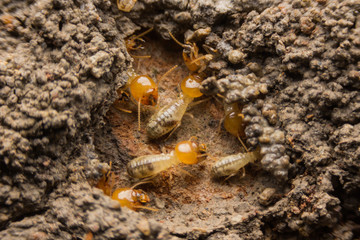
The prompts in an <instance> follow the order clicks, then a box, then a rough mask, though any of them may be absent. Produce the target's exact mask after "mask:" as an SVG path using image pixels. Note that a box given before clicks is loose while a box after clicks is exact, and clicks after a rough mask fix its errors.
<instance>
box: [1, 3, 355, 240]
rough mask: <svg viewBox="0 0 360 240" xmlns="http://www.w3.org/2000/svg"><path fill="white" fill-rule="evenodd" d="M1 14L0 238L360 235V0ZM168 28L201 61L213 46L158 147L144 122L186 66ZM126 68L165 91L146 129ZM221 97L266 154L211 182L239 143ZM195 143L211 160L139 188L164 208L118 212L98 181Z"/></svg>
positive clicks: (122, 176) (126, 182)
mask: <svg viewBox="0 0 360 240" xmlns="http://www.w3.org/2000/svg"><path fill="white" fill-rule="evenodd" d="M0 9H1V10H0V14H1V15H0V28H1V31H0V38H1V44H0V48H1V51H0V86H1V88H0V113H1V114H0V133H1V134H0V156H1V157H0V206H1V207H0V239H358V238H359V236H360V201H359V196H360V138H359V136H360V93H359V89H360V84H359V83H360V17H359V16H360V14H359V11H360V3H359V1H356V0H349V1H336V0H334V1H326V0H325V1H324V0H317V1H300V0H293V1H276V0H272V1H263V0H258V1H246V0H244V1H232V0H210V1H209V0H199V1H192V0H189V1H179V0H166V1H154V0H138V1H137V2H136V4H135V5H134V8H133V9H132V10H131V11H130V12H129V13H125V12H121V11H119V10H118V9H117V5H116V1H108V0H93V1H87V0H73V1H62V0H39V1H32V0H29V1H2V2H0ZM151 27H153V28H154V30H153V31H152V32H151V33H149V34H147V35H145V36H144V37H143V40H144V41H143V42H141V44H142V45H143V49H139V50H131V51H127V49H126V46H125V41H124V40H125V39H126V38H128V37H130V36H132V35H133V34H139V33H141V32H143V31H145V30H147V29H149V28H151ZM208 30H210V31H208ZM169 31H170V32H172V33H173V34H174V35H175V36H176V37H177V39H178V40H179V41H181V42H185V41H186V40H184V39H187V40H188V41H191V42H195V43H196V44H197V46H199V51H200V53H201V54H206V49H209V47H210V48H211V49H213V50H212V52H211V54H212V55H213V59H212V60H211V61H210V62H209V63H208V64H207V65H206V69H205V71H204V75H205V76H206V77H205V80H204V81H203V83H202V85H203V86H202V91H203V92H204V93H205V96H202V97H200V98H198V99H195V102H196V101H199V103H198V104H193V106H190V107H189V109H188V111H187V114H185V116H184V117H183V120H182V122H181V126H180V127H179V128H178V129H176V131H175V132H174V133H173V134H172V135H171V136H170V137H168V138H166V137H163V138H160V139H157V140H150V139H148V138H147V137H146V133H145V126H146V123H147V120H148V119H149V117H150V116H151V114H153V113H154V111H156V110H157V108H158V107H159V106H163V105H165V104H167V103H169V102H170V101H171V100H172V99H176V98H177V97H178V96H179V94H180V90H179V86H178V85H179V82H180V81H181V79H183V78H184V77H185V76H187V75H188V74H189V71H188V69H187V68H186V66H185V64H184V61H183V59H182V50H183V49H182V47H180V46H179V45H177V44H176V43H175V42H174V41H173V40H172V39H171V38H170V36H169ZM206 46H208V47H206ZM135 55H138V56H140V55H143V56H145V55H149V56H151V58H138V57H135ZM132 56H133V57H132ZM174 65H178V67H177V68H176V69H175V70H174V71H172V72H171V73H170V74H169V75H167V76H166V77H164V78H163V79H161V76H162V75H163V74H164V73H165V72H167V70H169V69H170V68H171V67H173V66H174ZM131 68H133V69H134V70H135V72H136V73H137V74H149V75H150V76H151V77H153V78H154V79H155V80H156V82H157V84H158V86H159V95H160V98H159V106H157V107H146V106H145V107H144V106H142V111H141V129H140V130H138V121H137V120H138V116H137V106H136V105H135V104H134V103H133V102H132V101H131V100H129V101H120V100H119V96H118V94H117V91H116V90H117V89H119V88H120V87H123V86H125V83H126V81H127V80H128V73H129V69H131ZM217 94H221V95H222V96H223V97H224V99H222V98H220V97H219V96H218V95H217ZM223 101H225V102H228V103H230V102H238V103H239V104H241V105H242V106H243V107H244V111H243V114H244V120H245V121H246V123H247V126H246V128H245V133H246V135H247V138H246V139H245V141H246V144H247V146H248V147H249V148H250V151H252V150H253V149H254V148H256V147H257V146H259V147H260V148H261V151H262V158H261V159H259V161H257V162H255V163H251V164H249V165H247V166H246V167H245V173H246V174H245V176H243V177H242V176H241V174H240V173H239V174H237V175H236V176H234V177H232V178H230V179H228V180H225V179H214V178H212V177H211V176H210V170H211V166H212V165H213V163H214V162H215V161H217V160H218V159H220V158H221V157H223V156H227V155H230V154H236V153H240V152H245V150H244V148H243V146H242V144H241V143H240V142H239V141H238V139H237V138H236V137H234V136H232V135H231V134H229V133H227V132H226V130H225V129H224V128H223V127H222V124H221V122H222V119H223V116H224V110H223ZM119 108H125V109H128V110H131V111H132V112H131V113H127V112H124V111H121V110H119ZM192 136H196V137H197V138H198V139H199V141H200V142H202V143H205V144H206V146H207V149H208V156H207V159H206V160H204V161H202V162H200V163H199V164H196V165H191V166H184V165H181V164H180V165H178V166H174V167H172V168H170V169H169V170H167V171H164V172H162V173H160V174H159V175H158V176H156V177H155V178H154V179H153V180H152V182H151V183H147V184H143V185H140V186H138V187H137V188H141V189H143V190H144V191H146V193H147V194H148V195H149V197H150V199H151V201H150V203H149V204H148V205H147V206H149V207H152V208H156V209H158V211H150V210H141V211H138V212H135V211H132V210H129V209H127V208H121V207H120V205H119V203H118V202H116V201H113V200H111V199H110V198H109V197H108V196H106V195H104V194H103V192H102V191H101V190H100V189H97V188H95V187H94V186H95V184H96V182H97V181H98V180H99V179H100V177H101V176H102V175H103V174H104V173H105V172H106V171H108V170H109V169H110V167H109V165H110V163H111V170H112V171H114V172H115V173H116V175H117V177H116V187H131V186H133V184H135V183H136V181H135V180H134V179H131V177H130V176H128V174H127V173H126V164H127V163H128V162H129V161H130V160H131V159H133V158H135V157H138V156H142V155H148V154H158V153H169V152H170V151H172V150H173V149H174V147H175V145H176V143H177V142H179V141H183V140H187V139H189V138H190V137H192ZM184 170H185V171H184Z"/></svg>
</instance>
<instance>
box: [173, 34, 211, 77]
mask: <svg viewBox="0 0 360 240" xmlns="http://www.w3.org/2000/svg"><path fill="white" fill-rule="evenodd" d="M169 35H170V36H171V38H172V39H173V40H174V41H175V42H176V43H177V44H179V45H180V46H181V47H182V48H184V50H183V53H182V54H183V59H184V62H185V65H186V67H187V68H188V69H189V71H190V72H197V73H201V72H203V71H204V70H205V69H206V66H207V64H208V63H209V62H210V61H211V60H212V59H213V58H214V56H213V54H210V53H209V54H205V55H203V54H200V53H199V48H198V47H197V46H196V43H191V42H186V43H185V44H184V43H181V42H180V41H179V40H177V39H176V38H175V37H174V35H172V33H171V32H169ZM214 51H215V50H214Z"/></svg>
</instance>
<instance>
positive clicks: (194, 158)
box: [175, 137, 206, 164]
mask: <svg viewBox="0 0 360 240" xmlns="http://www.w3.org/2000/svg"><path fill="white" fill-rule="evenodd" d="M205 153H206V146H205V144H199V143H198V141H197V138H196V137H191V138H190V139H189V140H187V141H182V142H179V143H178V144H177V145H176V147H175V155H176V157H177V158H178V159H179V160H180V161H181V162H182V163H185V164H196V163H198V162H199V159H201V158H202V157H204V155H205Z"/></svg>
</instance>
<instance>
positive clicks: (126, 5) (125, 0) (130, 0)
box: [116, 0, 137, 12]
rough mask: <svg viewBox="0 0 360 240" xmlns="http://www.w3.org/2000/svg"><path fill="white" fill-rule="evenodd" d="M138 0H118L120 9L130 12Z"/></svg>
mask: <svg viewBox="0 0 360 240" xmlns="http://www.w3.org/2000/svg"><path fill="white" fill-rule="evenodd" d="M136 1H137V0H116V4H117V6H118V9H119V10H121V11H124V12H130V11H131V9H132V8H133V7H134V5H135V3H136Z"/></svg>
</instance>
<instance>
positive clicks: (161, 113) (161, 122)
mask: <svg viewBox="0 0 360 240" xmlns="http://www.w3.org/2000/svg"><path fill="white" fill-rule="evenodd" d="M201 81H202V78H201V77H200V76H199V75H197V74H190V75H189V76H187V77H186V78H185V79H183V81H182V82H181V89H182V93H183V94H181V95H180V96H179V97H178V98H177V99H176V100H174V101H172V102H171V103H169V104H167V105H165V106H164V107H162V108H160V109H159V110H158V111H157V112H155V114H153V115H152V116H151V118H150V120H149V122H148V124H147V126H146V133H147V136H148V137H149V138H151V139H156V138H160V137H161V136H163V135H165V134H167V133H169V132H171V131H172V132H173V131H175V130H176V128H177V127H179V126H180V124H181V119H182V118H183V116H184V114H185V112H186V109H187V107H188V106H189V104H190V103H191V102H192V101H193V100H194V98H196V97H200V96H202V95H203V94H202V93H201V92H200V85H201Z"/></svg>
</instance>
